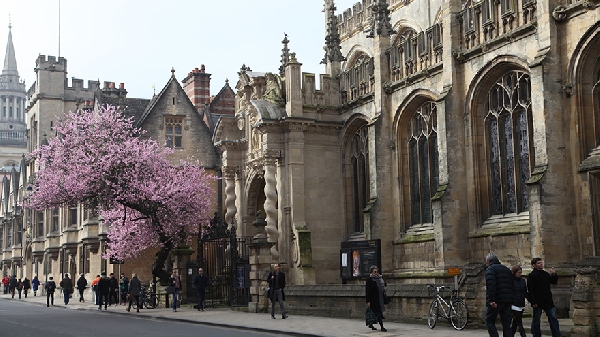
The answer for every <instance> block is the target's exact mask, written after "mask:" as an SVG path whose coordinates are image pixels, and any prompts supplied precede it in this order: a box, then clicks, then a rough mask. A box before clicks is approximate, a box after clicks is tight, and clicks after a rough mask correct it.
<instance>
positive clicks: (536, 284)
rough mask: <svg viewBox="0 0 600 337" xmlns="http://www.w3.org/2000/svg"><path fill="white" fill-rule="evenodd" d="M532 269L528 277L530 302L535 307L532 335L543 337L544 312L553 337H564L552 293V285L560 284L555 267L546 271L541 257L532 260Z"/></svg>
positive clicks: (532, 319)
mask: <svg viewBox="0 0 600 337" xmlns="http://www.w3.org/2000/svg"><path fill="white" fill-rule="evenodd" d="M531 267H532V268H533V270H532V271H531V273H529V276H528V277H527V291H528V293H529V302H530V303H531V306H532V307H533V316H532V318H531V333H532V334H533V337H541V336H542V331H541V328H540V319H541V317H542V310H543V311H544V312H545V313H546V316H548V323H549V324H550V331H552V337H562V334H561V333H560V327H559V325H558V320H557V319H556V308H555V307H554V301H553V300H552V291H551V290H550V284H556V283H557V282H558V275H556V271H555V270H554V267H552V269H550V273H548V272H547V271H545V270H544V262H543V261H542V259H540V258H539V257H535V258H533V259H531Z"/></svg>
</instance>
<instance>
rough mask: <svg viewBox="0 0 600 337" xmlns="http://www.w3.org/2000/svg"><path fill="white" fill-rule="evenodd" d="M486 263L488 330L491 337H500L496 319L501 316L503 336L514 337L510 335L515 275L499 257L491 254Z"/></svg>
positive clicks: (486, 316) (486, 317)
mask: <svg viewBox="0 0 600 337" xmlns="http://www.w3.org/2000/svg"><path fill="white" fill-rule="evenodd" d="M485 261H486V263H487V265H488V266H487V268H486V270H485V299H486V301H485V303H486V306H487V312H486V314H485V324H486V325H487V328H488V333H489V335H490V337H498V329H497V328H496V318H497V317H498V314H500V321H501V322H502V336H504V337H512V336H513V335H511V334H510V332H511V328H510V324H511V321H512V310H511V307H512V302H513V298H514V281H513V275H512V273H511V272H510V269H508V267H506V266H504V265H502V264H500V261H499V260H498V256H496V254H494V253H489V254H488V255H487V256H486V258H485Z"/></svg>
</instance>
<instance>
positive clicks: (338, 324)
mask: <svg viewBox="0 0 600 337" xmlns="http://www.w3.org/2000/svg"><path fill="white" fill-rule="evenodd" d="M60 295H61V294H60V293H57V294H56V296H55V298H54V307H52V308H49V310H52V309H56V308H63V309H64V308H66V309H71V310H87V311H94V312H97V313H98V314H112V315H128V316H143V317H148V318H153V319H159V320H174V321H181V322H187V323H197V324H204V325H211V326H223V327H232V328H238V329H245V330H252V331H264V332H272V333H280V334H286V335H290V336H329V337H348V336H398V335H410V336H428V337H431V336H441V337H450V336H452V337H456V336H457V335H461V336H486V335H487V331H486V330H482V329H475V328H471V327H468V328H467V329H465V330H462V331H456V330H454V328H452V326H451V325H450V324H449V323H446V322H443V321H440V322H438V326H436V327H435V329H433V330H432V329H429V327H428V326H427V322H426V321H423V323H422V324H408V323H395V322H385V327H386V329H388V331H387V332H381V331H379V330H378V331H371V330H370V329H368V328H367V327H366V326H365V324H364V321H362V320H358V319H342V318H331V317H317V316H296V315H294V313H293V312H290V313H289V317H288V318H287V319H285V320H283V319H281V314H279V315H276V317H277V319H276V320H274V319H271V316H270V315H269V314H267V313H247V312H242V311H233V310H231V309H229V308H207V309H206V310H205V311H204V312H199V311H198V310H196V309H192V308H189V307H185V306H182V307H181V308H179V309H177V312H173V311H172V310H171V309H167V308H156V309H141V310H140V312H139V313H136V312H135V310H132V311H131V312H127V311H126V310H125V306H122V305H117V306H115V305H113V306H110V307H108V310H104V309H103V310H98V306H97V305H94V304H93V302H84V303H80V302H79V300H78V298H79V295H78V294H77V293H75V294H73V298H71V301H69V304H68V305H67V306H65V305H64V301H63V299H62V298H61V296H60ZM0 299H1V300H12V301H20V302H21V303H29V304H32V305H40V306H46V297H45V296H32V294H29V296H28V297H27V298H25V297H22V298H21V299H20V300H19V299H16V297H15V299H11V297H10V295H4V294H0ZM162 305H163V306H164V303H162ZM524 323H525V326H526V327H527V325H528V324H529V322H524ZM542 323H543V324H542V328H543V335H544V336H549V335H550V334H549V331H548V332H546V331H545V330H548V329H547V328H546V329H544V323H545V325H547V322H542ZM560 324H561V331H562V332H563V335H564V336H570V334H569V331H570V330H571V326H572V321H571V320H560Z"/></svg>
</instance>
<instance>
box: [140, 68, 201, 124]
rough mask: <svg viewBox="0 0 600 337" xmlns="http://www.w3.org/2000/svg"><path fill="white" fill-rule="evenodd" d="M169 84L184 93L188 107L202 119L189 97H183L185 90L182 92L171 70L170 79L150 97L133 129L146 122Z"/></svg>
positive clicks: (173, 70) (173, 71)
mask: <svg viewBox="0 0 600 337" xmlns="http://www.w3.org/2000/svg"><path fill="white" fill-rule="evenodd" d="M171 84H174V85H176V86H177V88H178V90H181V92H183V93H184V96H185V97H186V101H187V104H189V105H190V107H191V108H192V109H193V110H194V111H196V113H197V114H198V115H199V116H200V117H202V115H201V114H200V112H199V111H198V109H196V107H195V106H194V104H192V101H190V99H189V97H188V96H187V95H185V90H183V87H181V84H179V81H177V78H175V69H171V78H169V80H168V81H167V84H165V86H164V87H163V88H162V90H161V91H160V92H159V93H158V95H154V97H152V99H151V100H150V103H149V104H148V105H147V106H146V109H145V110H144V112H143V113H142V114H141V116H140V118H139V120H137V121H136V122H135V124H134V126H135V127H138V128H139V127H141V125H142V124H143V123H144V121H145V120H146V118H148V115H150V113H151V112H152V110H153V109H154V107H155V106H156V104H157V103H158V102H159V101H160V99H161V98H162V97H163V96H164V94H165V93H166V92H167V89H168V88H169V86H171Z"/></svg>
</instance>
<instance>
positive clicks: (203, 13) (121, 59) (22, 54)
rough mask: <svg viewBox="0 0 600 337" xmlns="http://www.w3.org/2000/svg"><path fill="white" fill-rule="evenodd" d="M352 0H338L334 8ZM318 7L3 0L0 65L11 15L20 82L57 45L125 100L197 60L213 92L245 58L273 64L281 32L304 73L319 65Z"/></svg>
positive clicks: (253, 63)
mask: <svg viewBox="0 0 600 337" xmlns="http://www.w3.org/2000/svg"><path fill="white" fill-rule="evenodd" d="M356 2H357V0H336V1H335V4H336V6H337V11H336V13H338V14H339V13H341V12H342V11H343V10H345V9H347V8H350V7H351V6H352V5H353V4H354V3H356ZM59 7H60V16H59ZM322 10H323V0H253V1H248V0H228V1H224V0H171V1H158V0H103V1H98V0H0V48H1V49H0V50H1V51H2V52H1V53H2V56H1V58H2V60H1V61H2V63H1V64H4V63H3V61H4V56H5V52H4V50H5V48H6V43H7V39H8V25H9V16H10V22H11V24H12V37H13V44H14V47H15V54H16V58H17V67H18V71H19V75H20V76H21V79H23V80H25V83H26V88H27V89H29V87H30V86H31V85H32V84H33V83H34V81H35V72H34V68H35V61H36V59H37V57H38V55H54V56H58V55H59V52H60V56H62V57H64V58H66V59H67V72H68V74H67V77H68V78H69V79H70V78H72V77H75V78H79V79H83V80H84V85H85V86H87V81H88V80H98V79H99V80H100V81H101V83H103V82H104V81H110V82H115V83H116V84H117V86H118V85H119V83H124V84H125V89H127V91H128V94H127V97H130V98H151V97H152V95H153V93H154V91H155V92H157V93H158V92H160V90H161V89H162V88H163V87H164V85H165V84H166V83H167V81H168V79H169V77H170V76H171V68H174V69H175V77H176V78H177V79H178V80H179V81H180V83H181V80H182V79H183V78H185V76H187V74H188V73H189V72H190V71H191V70H192V69H194V68H196V67H197V68H200V66H201V65H202V64H204V65H205V67H206V72H207V73H210V74H212V76H211V94H213V95H215V94H217V93H218V92H219V90H220V89H221V88H222V87H223V85H224V84H225V80H226V79H229V85H230V86H231V87H232V88H233V89H234V90H235V85H236V83H237V79H238V75H237V72H238V71H239V70H240V68H241V67H242V65H243V64H245V65H246V66H249V67H250V68H251V69H252V70H253V71H257V72H278V69H279V66H280V64H281V63H280V62H281V61H280V60H281V49H282V47H283V45H282V44H281V41H282V40H283V38H284V33H287V34H288V39H289V40H290V43H289V49H290V51H291V52H295V53H296V57H297V59H298V61H299V62H300V63H302V64H303V66H302V71H303V72H310V73H315V74H320V73H324V72H325V67H324V65H321V64H319V63H320V61H321V59H322V58H323V56H324V51H323V46H324V44H325V27H326V26H325V14H324V13H323V12H322ZM59 17H60V21H59ZM59 22H60V24H59ZM59 26H60V29H59ZM59 31H60V34H59ZM59 36H60V39H59ZM59 41H60V43H59ZM317 78H318V77H317ZM153 86H154V87H155V88H154V89H153Z"/></svg>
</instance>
